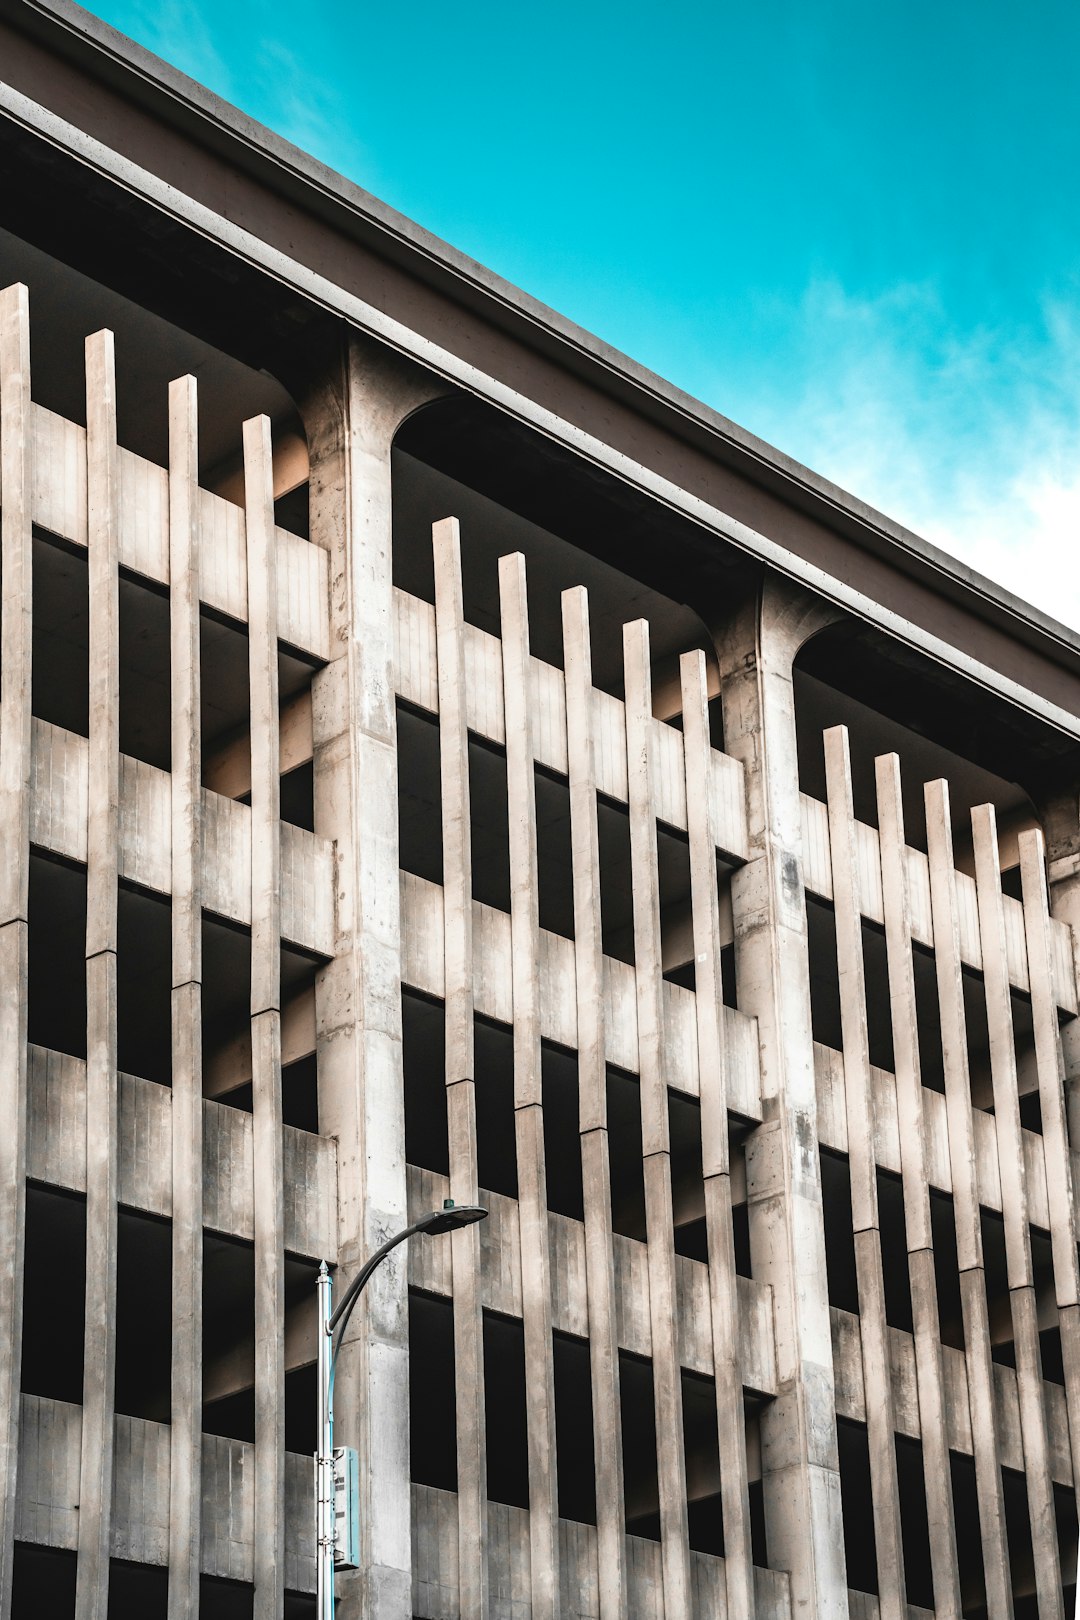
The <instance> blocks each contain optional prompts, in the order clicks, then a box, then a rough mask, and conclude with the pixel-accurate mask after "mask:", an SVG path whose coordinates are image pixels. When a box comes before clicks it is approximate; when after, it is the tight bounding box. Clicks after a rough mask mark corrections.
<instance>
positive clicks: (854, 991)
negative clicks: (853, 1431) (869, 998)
mask: <svg viewBox="0 0 1080 1620" xmlns="http://www.w3.org/2000/svg"><path fill="white" fill-rule="evenodd" d="M825 780H826V790H827V794H828V807H829V852H830V856H831V860H832V881H833V911H834V915H835V918H836V957H837V967H838V971H839V980H840V1025H841V1030H842V1036H843V1045H844V1090H845V1095H846V1099H847V1127H848V1163H849V1166H850V1170H851V1212H852V1222H853V1225H854V1237H855V1269H856V1274H857V1277H858V1289H859V1326H860V1329H861V1333H862V1359H863V1377H864V1380H865V1384H866V1388H867V1390H868V1391H873V1392H874V1393H873V1398H872V1399H868V1400H867V1402H866V1433H867V1440H868V1444H869V1450H870V1478H871V1482H872V1486H873V1498H874V1539H875V1541H876V1544H877V1565H878V1594H879V1596H878V1601H879V1605H880V1611H881V1615H882V1620H906V1614H907V1598H906V1595H905V1588H904V1551H903V1539H902V1535H901V1527H900V1491H899V1486H898V1483H897V1477H896V1424H895V1419H894V1413H893V1394H892V1365H891V1359H890V1356H889V1329H888V1323H887V1321H886V1316H885V1284H884V1278H883V1275H882V1264H881V1237H880V1232H879V1229H878V1199H877V1164H876V1162H875V1157H874V1117H873V1094H872V1090H871V1084H872V1082H871V1076H870V1045H869V1033H868V1026H867V1014H866V979H865V970H864V965H863V941H862V904H861V897H860V883H859V875H860V874H859V850H858V844H857V834H856V826H855V811H854V806H853V803H852V788H851V757H850V753H849V749H848V734H847V727H846V726H834V727H832V728H831V729H830V730H829V731H826V733H825Z"/></svg>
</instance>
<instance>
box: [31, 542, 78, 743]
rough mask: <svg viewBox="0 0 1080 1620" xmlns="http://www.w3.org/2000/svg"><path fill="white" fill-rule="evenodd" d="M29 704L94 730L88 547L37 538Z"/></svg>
mask: <svg viewBox="0 0 1080 1620" xmlns="http://www.w3.org/2000/svg"><path fill="white" fill-rule="evenodd" d="M32 567H33V604H32V612H33V626H32V631H31V634H32V637H33V640H32V647H31V674H30V680H31V695H30V707H31V709H32V711H33V713H34V714H35V715H37V717H38V718H39V719H41V720H47V721H49V723H50V724H51V725H54V726H60V727H61V728H62V729H63V730H64V731H74V732H76V733H77V734H78V735H79V736H80V737H85V736H87V735H88V734H89V731H90V648H89V626H90V596H89V583H88V575H87V554H86V551H85V549H81V548H80V549H79V550H69V549H68V548H67V547H66V546H64V545H61V544H59V543H57V542H54V541H52V540H44V539H41V538H40V537H38V536H36V535H35V537H34V542H33V565H32Z"/></svg>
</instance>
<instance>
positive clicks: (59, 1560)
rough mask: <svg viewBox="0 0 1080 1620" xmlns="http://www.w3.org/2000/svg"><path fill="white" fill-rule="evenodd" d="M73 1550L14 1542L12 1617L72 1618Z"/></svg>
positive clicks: (27, 1619)
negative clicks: (60, 1549)
mask: <svg viewBox="0 0 1080 1620" xmlns="http://www.w3.org/2000/svg"><path fill="white" fill-rule="evenodd" d="M75 1567H76V1555H75V1554H74V1553H73V1552H57V1551H55V1550H54V1549H53V1548H51V1547H33V1546H30V1545H28V1544H26V1543H23V1542H19V1541H17V1542H16V1543H15V1556H14V1559H13V1561H12V1582H11V1620H37V1617H39V1616H46V1615H47V1616H48V1620H74V1614H75Z"/></svg>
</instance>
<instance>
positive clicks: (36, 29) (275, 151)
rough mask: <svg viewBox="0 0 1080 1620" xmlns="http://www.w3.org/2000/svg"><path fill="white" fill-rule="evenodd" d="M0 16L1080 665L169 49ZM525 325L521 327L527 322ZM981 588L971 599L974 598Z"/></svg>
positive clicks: (937, 556)
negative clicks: (161, 51)
mask: <svg viewBox="0 0 1080 1620" xmlns="http://www.w3.org/2000/svg"><path fill="white" fill-rule="evenodd" d="M0 16H4V17H5V18H7V19H8V20H9V21H10V22H12V23H13V24H14V25H15V26H16V27H18V28H20V29H21V30H22V31H24V32H26V33H29V34H30V35H32V36H34V37H37V38H39V39H41V40H43V41H46V40H47V42H48V44H49V45H50V47H51V48H52V49H54V50H57V51H59V52H61V53H62V54H64V55H65V56H67V57H69V58H72V59H74V60H76V61H77V63H78V64H79V65H80V66H82V67H84V68H86V69H88V70H89V71H90V72H91V74H92V75H93V76H96V77H100V78H102V79H104V80H106V81H111V82H112V84H113V85H114V87H116V88H119V89H121V91H122V93H123V94H124V95H125V96H126V97H127V98H128V99H130V100H134V101H136V102H139V103H141V104H142V105H143V106H144V107H146V108H147V109H148V110H149V111H151V112H152V113H153V114H154V115H155V116H157V117H159V118H164V119H166V120H168V121H171V122H173V123H175V124H176V125H178V126H180V127H181V128H183V129H184V130H185V132H187V133H189V134H192V135H194V137H195V138H196V139H198V140H199V141H200V142H201V143H202V144H204V145H207V146H209V147H210V148H212V149H217V150H218V151H219V152H222V153H225V154H227V155H228V157H229V159H230V161H232V162H233V163H234V164H236V166H237V167H242V168H244V169H247V170H248V171H250V172H255V173H256V174H257V175H258V177H259V178H260V179H261V180H262V181H263V182H264V183H268V184H270V185H271V186H272V187H273V188H274V189H277V190H279V191H281V192H284V193H286V194H291V196H292V197H293V199H294V200H295V199H299V200H301V201H302V202H303V203H304V205H305V206H306V208H307V209H308V210H309V211H311V212H315V213H317V214H320V215H324V216H325V215H327V214H329V215H331V216H332V217H333V218H334V219H335V221H336V223H337V225H338V227H339V228H342V229H344V230H345V231H346V232H347V233H348V234H352V235H354V236H357V235H358V236H360V237H362V238H364V239H365V243H366V245H367V246H368V247H370V248H372V249H373V250H374V251H376V252H378V253H381V254H383V255H384V256H386V257H388V258H390V259H392V260H394V261H396V262H398V263H406V264H407V265H408V266H409V268H410V269H411V270H412V271H413V273H414V274H416V275H417V276H418V277H419V278H420V279H422V280H425V281H428V282H432V283H434V284H436V285H438V286H440V287H441V288H442V290H444V291H449V292H450V294H451V296H453V297H455V298H456V299H457V300H458V301H460V302H463V303H465V304H467V305H471V306H472V307H473V308H476V309H478V310H480V311H481V312H483V313H486V314H487V315H488V317H489V318H491V319H494V320H496V321H497V322H498V324H500V325H502V326H504V327H509V328H510V329H511V330H513V329H517V330H518V333H519V335H521V336H523V337H524V340H525V341H527V342H529V343H530V344H532V345H533V346H536V347H539V348H541V349H545V350H548V351H551V350H553V349H554V350H557V351H558V352H559V357H560V359H561V361H562V363H563V364H566V365H568V366H569V367H571V368H572V369H573V370H574V371H575V372H578V373H583V374H584V375H586V376H587V377H588V378H589V379H590V380H591V381H592V382H593V383H594V385H595V386H598V387H599V388H601V389H602V390H603V391H604V392H607V393H609V394H613V395H615V396H617V397H619V396H621V397H622V401H623V403H628V404H630V405H631V406H633V407H635V408H636V409H637V410H638V411H639V412H641V413H642V414H645V415H647V416H649V417H650V418H652V419H653V420H659V421H660V422H661V423H662V425H664V426H665V427H666V428H667V429H668V430H669V431H671V432H672V433H674V434H675V435H676V436H677V437H680V438H683V439H688V440H690V441H692V442H693V443H695V445H696V446H697V447H698V448H700V449H705V450H707V451H708V453H710V454H711V455H713V456H714V457H715V458H716V459H717V460H718V461H720V462H721V463H722V464H724V465H727V466H730V467H732V468H733V469H734V470H736V471H738V472H740V473H742V474H743V475H744V476H746V477H749V478H750V479H752V480H753V481H756V482H758V483H761V484H764V485H765V486H766V487H767V488H771V489H772V490H773V491H774V492H776V493H779V494H782V495H783V496H784V498H785V499H787V500H788V501H790V502H791V503H792V504H794V505H797V506H799V507H800V508H802V509H803V510H807V511H810V512H814V513H816V515H817V516H819V517H823V518H825V520H826V521H829V522H831V523H832V524H833V525H838V526H840V527H841V528H842V530H843V532H844V533H845V535H846V536H847V537H848V538H849V539H852V540H854V541H856V543H859V544H862V545H864V546H865V547H866V549H867V550H869V551H871V552H873V553H875V554H876V555H878V556H881V557H885V558H887V559H888V560H889V561H890V562H892V563H893V564H894V565H895V566H897V567H899V568H900V569H901V570H902V571H904V572H908V573H912V572H914V573H917V574H918V573H922V574H925V573H927V572H929V573H930V574H932V575H933V576H934V583H935V586H936V588H937V589H938V590H940V591H942V592H943V593H945V594H947V595H949V596H952V597H955V598H957V599H958V600H959V599H963V600H964V601H965V604H966V606H967V607H968V608H969V610H970V609H974V610H975V611H977V612H981V614H982V616H983V617H985V618H987V619H989V620H990V621H991V622H993V623H995V624H997V625H999V626H1000V627H1003V628H1005V629H1006V630H1007V631H1008V632H1009V634H1011V635H1012V636H1014V637H1015V638H1017V639H1019V640H1021V641H1024V642H1027V643H1029V644H1031V645H1037V646H1038V647H1039V650H1040V651H1041V652H1042V653H1043V654H1044V655H1045V656H1050V657H1052V658H1053V659H1054V660H1055V661H1057V662H1061V663H1065V664H1068V665H1074V664H1075V665H1076V666H1080V631H1076V630H1073V629H1071V628H1070V627H1069V626H1067V625H1065V624H1062V623H1061V622H1060V621H1058V620H1056V619H1054V618H1053V617H1052V616H1051V615H1050V614H1047V613H1044V612H1043V610H1042V609H1040V608H1037V607H1035V606H1034V605H1033V604H1031V603H1029V602H1026V601H1024V600H1023V599H1022V598H1021V597H1018V596H1016V595H1015V594H1014V593H1012V592H1011V591H1009V590H1007V589H1006V588H1005V587H1004V586H1002V585H1000V584H999V583H998V582H997V581H995V580H993V579H990V578H989V577H988V576H986V575H984V574H982V573H980V572H979V571H978V570H977V569H974V568H972V567H970V566H969V565H968V564H966V563H964V562H962V561H961V560H960V559H959V558H956V557H953V556H951V555H950V554H949V553H948V552H946V551H944V550H942V549H941V548H940V547H938V546H936V545H934V544H933V543H932V542H930V541H929V540H926V539H925V538H924V537H923V536H921V535H919V534H917V533H915V532H914V531H913V530H910V529H908V528H906V527H905V526H904V525H903V524H900V523H898V522H896V521H895V520H894V519H892V518H890V517H889V516H888V515H887V514H885V513H883V512H880V511H878V510H876V509H875V508H874V507H872V506H870V505H869V503H867V502H865V501H862V500H860V499H859V497H857V496H855V495H852V494H851V493H850V492H849V491H847V490H845V489H843V488H841V487H840V486H839V485H837V484H834V483H832V482H831V481H830V480H829V479H827V478H825V477H823V476H822V475H821V474H819V473H816V472H814V471H813V470H812V469H811V468H809V467H806V466H804V465H803V464H802V463H800V462H798V461H796V460H795V459H794V457H792V456H789V455H787V454H786V453H785V452H784V451H782V450H779V449H777V448H776V447H775V446H773V445H771V444H769V443H768V442H767V441H766V440H764V439H761V438H759V437H758V436H757V435H756V434H753V433H751V432H750V431H749V430H748V429H746V428H743V427H740V426H739V425H738V423H736V422H733V421H731V420H730V419H729V418H728V417H725V416H724V415H723V414H722V413H721V412H720V411H717V410H716V409H715V408H714V407H712V406H710V405H707V404H705V403H704V402H703V401H701V400H698V399H696V398H695V397H694V396H693V395H691V394H688V393H687V392H685V391H684V390H682V389H680V388H678V387H676V386H675V385H674V384H673V383H670V382H668V381H667V380H666V379H665V378H663V377H661V376H659V375H658V374H657V373H655V372H653V371H650V370H649V369H648V367H646V366H644V365H642V364H640V363H639V362H638V361H635V360H633V359H632V358H631V357H630V356H628V355H626V354H624V353H622V352H621V351H620V350H618V349H616V348H614V347H613V346H612V345H610V344H607V343H605V342H604V341H603V340H602V339H600V338H598V337H597V336H596V335H595V334H593V333H592V332H590V331H588V330H587V329H586V328H583V327H580V326H578V325H576V324H575V323H574V322H573V321H571V320H569V319H568V318H567V317H565V316H563V315H561V314H559V312H558V311H557V310H554V309H552V308H550V307H549V306H548V305H546V304H544V303H542V302H541V301H540V300H539V299H537V298H534V297H533V296H532V295H531V294H529V293H527V292H524V291H523V290H522V289H521V288H519V287H517V286H515V285H514V284H513V283H512V282H509V281H507V280H506V279H505V278H504V277H502V276H500V275H498V274H497V273H496V272H495V271H493V270H490V269H488V268H487V267H486V266H485V265H483V264H481V263H479V261H477V260H474V259H471V258H470V257H469V256H468V255H467V254H465V253H462V252H461V251H460V250H459V249H457V248H455V247H453V246H452V244H450V243H447V242H445V241H443V240H442V239H441V238H439V237H437V236H435V235H434V234H433V233H432V232H430V231H427V230H425V229H424V228H423V227H422V226H420V225H417V224H416V223H415V221H413V220H411V219H409V218H408V217H407V216H406V215H404V214H401V213H399V212H398V211H397V210H396V209H394V208H392V207H391V206H390V205H389V204H387V203H384V202H382V201H381V200H380V199H379V198H377V197H375V196H374V195H373V194H372V193H370V192H367V191H365V190H364V189H363V188H362V187H361V186H359V185H357V184H356V183H355V182H354V181H352V180H349V179H348V178H347V177H346V176H344V175H342V174H339V173H338V172H337V171H336V170H334V169H332V168H330V167H329V165H327V164H324V163H323V162H321V161H320V160H319V159H318V158H315V157H313V156H312V155H311V154H310V153H308V152H305V151H304V150H303V149H302V148H300V147H298V146H295V145H293V144H292V142H290V141H288V140H286V139H285V138H284V137H283V136H280V135H278V134H276V133H275V132H274V131H273V130H271V129H269V128H268V127H267V126H266V125H264V124H261V123H259V122H258V120H257V119H255V118H252V117H251V116H250V115H249V114H247V113H244V112H243V111H241V110H240V109H239V108H237V107H235V106H234V105H233V104H231V103H230V102H228V101H226V100H225V99H224V98H223V97H221V96H218V95H217V94H216V93H215V92H214V91H212V90H208V89H207V88H206V87H205V86H204V85H201V84H200V83H199V82H198V81H197V80H195V79H192V78H190V77H189V76H188V75H187V74H185V73H183V72H181V71H180V70H179V69H178V68H176V67H174V66H172V64H171V63H169V62H167V61H165V60H164V59H163V58H162V57H159V56H156V55H155V54H154V53H153V52H152V51H150V50H148V49H147V48H146V47H145V46H142V45H139V44H138V43H137V42H136V41H134V40H132V39H130V38H129V37H128V36H127V35H125V34H122V33H121V32H120V31H119V30H117V29H115V28H113V27H112V26H111V25H110V24H109V23H106V22H104V21H103V20H102V19H101V18H99V17H95V16H94V15H93V14H92V13H90V12H89V11H87V10H86V9H85V8H84V7H82V6H80V5H77V4H75V0H0ZM522 328H525V329H526V331H525V332H522V331H521V329H522ZM973 595H974V596H975V598H976V599H977V600H976V602H975V603H973V602H972V601H971V597H972V596H973Z"/></svg>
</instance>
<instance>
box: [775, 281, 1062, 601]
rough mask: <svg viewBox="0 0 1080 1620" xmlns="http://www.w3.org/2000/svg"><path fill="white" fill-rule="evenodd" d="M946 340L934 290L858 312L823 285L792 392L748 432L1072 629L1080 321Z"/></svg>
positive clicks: (799, 330)
mask: <svg viewBox="0 0 1080 1620" xmlns="http://www.w3.org/2000/svg"><path fill="white" fill-rule="evenodd" d="M789 320H791V317H790V312H789ZM945 330H946V320H945V316H944V313H943V311H942V308H941V304H940V300H939V299H938V296H937V294H936V291H935V289H934V288H933V287H931V286H902V287H897V288H895V289H894V290H892V291H891V292H889V293H888V294H887V295H885V296H883V297H881V298H878V299H875V300H866V299H855V298H851V297H848V296H847V295H846V294H845V293H844V291H843V290H842V289H841V288H840V287H839V286H837V285H836V284H835V283H831V282H822V283H819V284H816V285H815V286H813V287H811V288H810V289H809V290H808V292H807V294H806V296H805V298H804V299H803V301H802V304H801V306H800V308H799V310H798V311H797V312H796V313H795V318H794V319H793V320H791V324H790V331H791V351H790V370H789V375H790V376H791V377H792V378H793V379H798V380H797V381H794V382H793V384H792V386H791V389H790V391H789V392H785V393H784V395H783V397H780V393H779V390H777V389H775V388H774V390H773V392H772V394H771V395H770V396H765V395H762V394H759V395H758V396H757V397H756V399H754V400H753V401H752V404H751V408H750V411H749V413H748V412H747V410H746V409H745V406H744V410H743V420H747V416H748V415H749V417H750V422H749V425H752V426H754V427H755V429H756V430H757V431H760V432H762V433H763V434H764V436H765V437H766V438H768V439H770V440H771V441H772V442H773V443H776V444H778V445H780V446H782V447H783V448H784V449H785V450H787V451H789V452H790V453H791V454H794V455H796V456H797V457H798V458H799V459H800V460H801V461H803V462H805V463H806V464H807V465H809V466H810V467H813V468H814V470H815V471H817V472H820V473H822V474H824V476H825V477H827V478H830V479H832V480H833V482H835V483H837V484H839V485H841V486H842V487H843V488H844V489H847V490H849V491H850V492H851V493H852V494H854V495H857V496H859V497H860V498H861V499H863V500H865V501H867V502H869V503H870V504H871V505H872V506H875V507H877V508H878V509H879V510H881V511H883V512H885V513H887V514H888V515H889V516H890V517H893V518H895V519H897V520H898V521H899V522H901V523H903V524H905V525H906V526H907V527H908V528H911V529H914V530H915V532H916V533H918V534H922V535H924V536H925V537H926V538H927V539H928V540H931V541H933V542H934V543H935V544H936V545H939V546H941V547H942V549H943V550H945V551H948V552H950V553H952V554H953V555H954V556H956V557H958V558H961V559H962V560H963V561H964V562H966V563H968V564H969V565H970V566H971V567H973V568H977V569H978V570H979V571H980V572H981V573H983V574H987V575H989V576H990V578H992V579H996V580H998V581H999V582H1000V583H1001V584H1003V585H1005V586H1006V587H1008V588H1009V589H1010V590H1012V591H1015V592H1016V593H1017V594H1018V595H1019V596H1021V597H1023V598H1025V599H1026V600H1027V601H1029V602H1031V603H1033V604H1035V605H1036V606H1038V607H1041V608H1042V609H1044V611H1046V612H1048V613H1050V614H1052V615H1053V616H1054V617H1055V618H1058V619H1060V620H1062V621H1063V622H1065V623H1067V624H1070V625H1072V626H1073V627H1074V628H1078V629H1080V310H1078V309H1076V308H1071V307H1069V306H1067V305H1065V304H1063V303H1048V304H1047V305H1046V306H1045V308H1044V309H1043V311H1042V320H1041V324H1040V327H1039V329H1038V330H1036V331H1028V332H1022V333H1016V332H1012V333H1009V332H1002V331H992V330H982V331H976V332H974V333H972V334H970V335H968V336H967V337H966V338H964V339H963V340H959V339H956V338H953V337H949V336H943V335H942V334H943V332H944V331H945Z"/></svg>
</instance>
